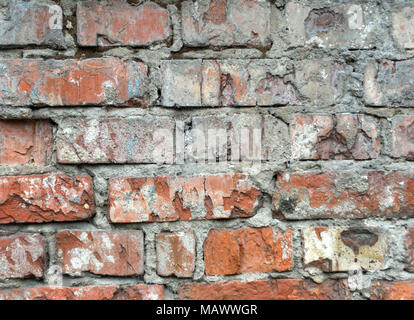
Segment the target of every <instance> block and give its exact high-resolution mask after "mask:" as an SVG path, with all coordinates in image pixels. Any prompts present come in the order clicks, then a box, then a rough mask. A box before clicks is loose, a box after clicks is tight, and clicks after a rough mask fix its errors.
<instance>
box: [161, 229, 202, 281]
mask: <svg viewBox="0 0 414 320" xmlns="http://www.w3.org/2000/svg"><path fill="white" fill-rule="evenodd" d="M156 248H157V249H156V250H157V273H158V274H159V275H160V276H164V277H169V276H172V275H173V276H176V277H178V278H190V277H192V275H193V272H194V269H195V258H196V257H195V254H196V238H195V234H194V232H193V231H183V232H176V233H161V234H158V235H157V239H156Z"/></svg>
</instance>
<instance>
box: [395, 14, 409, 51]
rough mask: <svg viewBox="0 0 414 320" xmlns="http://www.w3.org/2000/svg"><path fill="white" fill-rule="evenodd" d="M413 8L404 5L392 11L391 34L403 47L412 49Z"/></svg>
mask: <svg viewBox="0 0 414 320" xmlns="http://www.w3.org/2000/svg"><path fill="white" fill-rule="evenodd" d="M413 15H414V8H413V7H412V6H406V7H402V8H397V9H395V10H394V11H393V12H392V35H393V37H394V39H395V40H396V42H397V43H398V45H399V46H400V47H401V48H404V49H414V22H413V19H412V17H413Z"/></svg>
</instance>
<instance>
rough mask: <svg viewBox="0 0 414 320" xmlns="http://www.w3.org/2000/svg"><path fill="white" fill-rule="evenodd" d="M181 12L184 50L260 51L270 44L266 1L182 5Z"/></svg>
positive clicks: (219, 0)
mask: <svg viewBox="0 0 414 320" xmlns="http://www.w3.org/2000/svg"><path fill="white" fill-rule="evenodd" d="M181 12H182V22H183V28H182V34H183V41H184V44H185V45H187V46H190V47H204V46H209V45H210V46H216V47H226V46H249V47H250V46H255V47H264V46H267V45H270V43H271V37H270V24H271V22H270V21H271V20H270V19H271V8H270V3H269V2H267V1H260V0H208V1H200V0H197V1H184V2H183V3H182V11H181Z"/></svg>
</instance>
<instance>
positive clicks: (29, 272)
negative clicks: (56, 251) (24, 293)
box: [0, 234, 46, 279]
mask: <svg viewBox="0 0 414 320" xmlns="http://www.w3.org/2000/svg"><path fill="white" fill-rule="evenodd" d="M45 259H46V248H45V240H44V238H43V237H42V236H41V235H40V234H22V235H18V236H15V235H12V236H2V235H1V234H0V279H2V278H3V279H4V278H6V279H7V278H28V277H36V278H41V277H42V276H43V271H44V268H45V266H44V263H45Z"/></svg>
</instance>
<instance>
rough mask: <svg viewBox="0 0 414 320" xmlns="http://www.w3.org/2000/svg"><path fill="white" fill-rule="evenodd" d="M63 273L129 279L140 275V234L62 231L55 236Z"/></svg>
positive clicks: (142, 242)
mask: <svg viewBox="0 0 414 320" xmlns="http://www.w3.org/2000/svg"><path fill="white" fill-rule="evenodd" d="M56 242H57V244H56V250H57V252H58V255H59V257H60V258H61V259H62V268H63V272H64V273H66V274H80V273H81V272H91V273H94V274H102V275H115V276H130V275H140V274H143V273H144V234H143V232H142V231H134V232H106V231H63V232H59V233H58V234H57V235H56Z"/></svg>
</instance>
